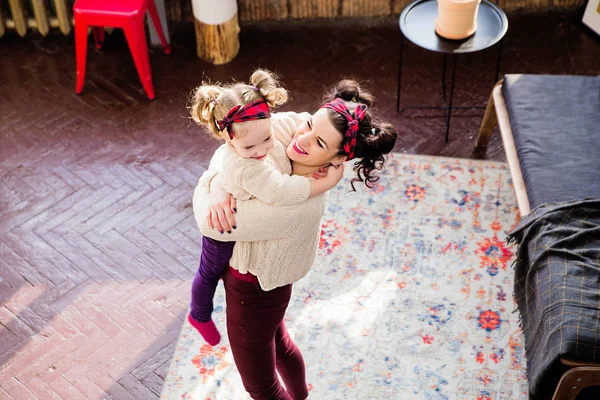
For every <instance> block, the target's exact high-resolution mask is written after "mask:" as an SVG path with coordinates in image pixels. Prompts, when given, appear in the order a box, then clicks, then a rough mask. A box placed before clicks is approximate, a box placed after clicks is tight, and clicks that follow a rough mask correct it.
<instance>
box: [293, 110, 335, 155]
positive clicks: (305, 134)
mask: <svg viewBox="0 0 600 400" xmlns="http://www.w3.org/2000/svg"><path fill="white" fill-rule="evenodd" d="M341 142H342V134H341V133H340V132H338V130H337V129H335V127H334V126H333V125H332V124H331V121H330V120H329V116H328V114H327V110H326V109H324V108H321V109H319V110H318V111H317V112H316V113H314V114H313V115H312V116H311V117H310V119H309V120H308V121H305V122H303V123H302V124H300V125H299V126H298V128H296V134H295V135H294V139H293V140H292V143H290V145H289V146H288V147H287V150H286V153H287V156H288V157H289V158H290V160H292V161H293V162H294V163H298V164H302V165H305V166H308V167H324V166H328V165H330V164H333V163H335V164H341V163H343V162H344V160H345V159H346V156H340V155H339V154H338V153H339V149H340V145H341Z"/></svg>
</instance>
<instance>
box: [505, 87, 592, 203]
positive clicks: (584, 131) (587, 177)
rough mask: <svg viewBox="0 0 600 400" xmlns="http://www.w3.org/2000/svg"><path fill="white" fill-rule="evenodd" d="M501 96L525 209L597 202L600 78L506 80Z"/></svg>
mask: <svg viewBox="0 0 600 400" xmlns="http://www.w3.org/2000/svg"><path fill="white" fill-rule="evenodd" d="M503 95H504V99H505V101H506V107H507V110H508V115H509V118H510V125H511V127H512V131H513V136H514V139H515V146H516V149H517V155H518V156H519V161H520V164H521V171H522V174H523V180H524V181H525V186H526V189H527V196H528V198H529V203H530V206H531V209H535V208H536V207H537V206H539V205H540V204H544V203H555V202H564V201H572V200H580V199H585V198H600V76H561V75H506V76H505V78H504V84H503Z"/></svg>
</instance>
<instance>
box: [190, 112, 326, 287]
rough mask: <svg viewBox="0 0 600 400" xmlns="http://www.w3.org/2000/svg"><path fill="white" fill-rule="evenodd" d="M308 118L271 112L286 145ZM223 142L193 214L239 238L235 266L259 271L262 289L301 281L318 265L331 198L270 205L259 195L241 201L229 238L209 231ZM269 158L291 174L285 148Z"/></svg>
mask: <svg viewBox="0 0 600 400" xmlns="http://www.w3.org/2000/svg"><path fill="white" fill-rule="evenodd" d="M308 117H309V114H307V113H302V114H296V113H292V112H288V113H275V114H272V116H271V118H272V121H271V122H272V129H273V132H274V134H275V138H276V139H277V140H278V141H280V142H281V144H282V145H283V147H284V148H285V147H287V146H288V145H289V143H290V142H291V140H292V137H293V135H294V133H295V131H296V127H297V126H298V125H299V124H300V123H302V122H304V121H305V120H306V119H308ZM223 146H226V145H223ZM223 146H221V147H220V148H219V149H217V151H216V152H215V154H214V156H213V158H212V159H211V162H210V166H209V169H208V171H206V172H205V173H204V174H203V175H202V177H201V178H200V181H199V182H198V186H197V187H196V190H195V191H194V200H193V204H194V216H195V218H196V222H197V223H198V227H199V228H200V232H202V234H203V235H205V236H207V237H210V238H213V239H215V240H231V241H236V242H237V243H236V245H235V247H234V251H233V257H232V258H231V266H232V267H233V268H235V269H237V270H239V271H240V272H241V273H247V272H250V273H252V274H253V275H256V276H257V277H258V280H259V282H260V286H261V287H262V289H263V290H272V289H275V288H277V287H281V286H285V285H287V284H290V283H294V282H297V281H298V280H299V279H301V278H302V277H304V276H305V275H306V274H307V273H308V271H309V270H310V268H311V267H312V265H313V262H314V259H315V255H316V253H317V245H318V242H319V233H320V227H321V217H322V216H323V213H324V211H325V204H326V201H327V199H326V197H327V196H325V195H319V196H315V197H313V198H311V199H308V200H307V201H306V202H304V203H301V204H298V205H294V206H275V205H268V204H265V203H263V202H261V201H259V200H257V199H253V200H247V201H238V202H237V210H238V212H237V214H235V219H236V225H237V229H235V230H233V231H232V233H231V234H225V235H226V236H224V235H222V234H220V233H219V232H218V231H216V230H213V229H210V228H209V227H208V223H207V221H206V215H207V210H208V194H209V184H210V181H211V180H212V178H214V177H215V175H217V174H218V173H219V171H222V169H223V168H222V162H223V152H224V151H225V149H224V148H223ZM269 158H271V161H272V162H273V163H274V165H275V167H276V168H277V169H278V170H279V171H281V172H282V173H283V174H286V173H287V174H290V173H291V171H292V169H291V164H290V161H289V159H288V158H287V156H285V152H284V153H281V152H272V154H270V155H269Z"/></svg>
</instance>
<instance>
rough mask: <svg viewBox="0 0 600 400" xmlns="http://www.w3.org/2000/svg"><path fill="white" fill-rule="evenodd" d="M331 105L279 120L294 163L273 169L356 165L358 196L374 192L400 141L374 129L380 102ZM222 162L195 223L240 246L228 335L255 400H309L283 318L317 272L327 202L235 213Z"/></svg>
mask: <svg viewBox="0 0 600 400" xmlns="http://www.w3.org/2000/svg"><path fill="white" fill-rule="evenodd" d="M328 100H329V101H328V102H327V103H325V104H324V105H323V106H322V107H321V108H320V109H319V110H318V111H317V112H316V113H314V114H313V115H310V114H307V113H302V114H295V113H278V114H272V118H271V119H272V121H271V123H272V129H273V132H274V134H275V135H276V138H277V139H278V140H279V141H281V142H282V143H283V144H284V146H286V155H287V157H285V156H282V157H278V158H277V159H275V160H274V161H275V163H276V165H277V166H278V167H279V169H280V170H281V172H282V173H291V174H293V175H301V176H307V177H310V176H313V175H314V174H315V173H316V174H318V173H319V171H320V170H321V169H322V168H325V167H329V166H331V165H333V166H338V167H339V168H343V163H344V162H345V161H349V160H354V159H355V160H356V162H355V165H354V170H355V171H356V173H357V177H356V178H355V179H354V180H353V183H352V186H353V188H354V182H356V181H360V182H364V183H365V184H366V185H367V186H369V187H370V186H372V185H373V184H374V183H376V182H377V181H378V177H377V176H376V174H375V172H376V171H377V170H380V169H381V168H382V167H383V164H384V162H385V158H384V155H385V154H387V153H389V152H391V151H392V149H393V147H394V143H395V141H396V131H395V129H394V127H393V126H392V125H390V124H385V123H382V124H377V123H375V122H373V117H372V115H371V113H370V111H369V107H370V106H371V105H372V102H373V97H372V96H371V95H370V94H369V93H367V92H364V91H361V90H360V88H359V86H358V85H357V84H356V82H355V81H351V80H344V81H341V82H340V83H339V84H338V85H337V86H336V88H335V89H334V90H333V91H332V93H331V95H330V97H329V99H328ZM220 157H221V154H220V149H219V150H217V152H216V153H215V155H214V156H213V159H212V160H211V165H210V167H209V170H208V171H207V172H206V173H205V174H204V175H203V176H202V178H201V179H200V182H199V184H198V187H197V188H196V191H195V193H194V214H195V217H196V221H197V223H198V226H199V228H200V231H201V232H202V234H203V235H205V236H208V237H211V238H214V239H217V240H231V241H235V242H236V244H235V248H234V253H233V257H232V258H231V260H230V267H229V268H228V269H227V270H226V272H225V275H224V276H223V280H224V283H225V294H226V303H227V310H226V314H227V333H228V336H229V341H230V344H231V350H232V353H233V357H234V360H235V363H236V366H237V368H238V370H239V372H240V375H241V377H242V382H243V383H244V387H245V389H246V391H247V392H248V393H249V394H250V396H251V397H252V398H253V399H276V400H280V399H283V400H291V399H294V400H300V399H305V398H306V397H307V396H308V389H307V385H306V379H305V366H304V360H303V359H302V354H301V353H300V350H299V349H298V348H297V347H296V345H295V344H294V342H293V341H292V340H291V338H290V337H289V335H288V333H287V331H286V329H285V324H284V322H283V318H284V315H285V310H286V308H287V305H288V303H289V301H290V296H291V293H292V283H294V282H297V281H298V280H299V279H301V278H302V277H304V276H305V275H306V273H308V271H309V270H310V268H311V266H312V264H313V261H314V258H315V255H316V251H317V244H318V240H319V231H320V221H321V217H322V216H323V213H324V211H325V201H326V196H324V195H319V196H316V197H313V198H311V199H309V200H308V201H307V202H305V203H303V204H300V205H295V206H288V207H276V206H271V205H266V204H263V203H261V202H259V201H257V200H249V201H240V202H238V203H237V205H235V204H233V203H232V201H231V198H230V196H228V195H227V194H226V193H224V192H223V190H222V189H221V188H220V185H219V178H218V171H219V169H220V163H221V161H222V160H221V159H220ZM236 208H237V213H236ZM234 214H235V218H234ZM224 231H226V232H228V233H226V234H224V233H221V232H224ZM224 237H226V238H224ZM277 372H279V374H280V376H281V378H282V379H283V381H284V384H285V388H286V389H284V388H283V387H282V386H281V384H280V382H279V380H278V378H277Z"/></svg>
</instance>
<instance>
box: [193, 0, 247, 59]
mask: <svg viewBox="0 0 600 400" xmlns="http://www.w3.org/2000/svg"><path fill="white" fill-rule="evenodd" d="M192 10H193V12H194V24H195V26H196V51H197V53H198V57H200V58H202V59H203V60H206V61H208V62H211V63H213V64H225V63H228V62H229V61H231V60H233V59H234V58H235V56H236V55H237V53H238V51H239V50H240V40H239V37H238V35H239V33H240V26H239V25H238V14H237V10H238V8H237V1H236V0H219V1H214V0H192Z"/></svg>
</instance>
